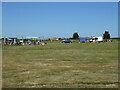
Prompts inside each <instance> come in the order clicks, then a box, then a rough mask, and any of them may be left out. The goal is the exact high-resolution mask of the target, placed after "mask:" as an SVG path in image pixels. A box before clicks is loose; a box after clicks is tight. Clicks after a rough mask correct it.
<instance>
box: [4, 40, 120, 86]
mask: <svg viewBox="0 0 120 90" xmlns="http://www.w3.org/2000/svg"><path fill="white" fill-rule="evenodd" d="M2 74H3V88H8V87H9V88H24V87H26V88H33V87H34V88H117V87H118V43H111V42H108V43H71V44H69V43H66V44H62V43H59V42H53V43H48V44H47V45H31V46H3V73H2Z"/></svg>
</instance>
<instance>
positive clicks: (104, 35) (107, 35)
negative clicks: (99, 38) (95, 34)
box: [103, 31, 110, 39]
mask: <svg viewBox="0 0 120 90" xmlns="http://www.w3.org/2000/svg"><path fill="white" fill-rule="evenodd" d="M103 39H110V34H109V32H108V31H105V33H104V34H103Z"/></svg>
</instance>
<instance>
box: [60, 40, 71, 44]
mask: <svg viewBox="0 0 120 90" xmlns="http://www.w3.org/2000/svg"><path fill="white" fill-rule="evenodd" d="M62 43H72V41H70V40H62Z"/></svg>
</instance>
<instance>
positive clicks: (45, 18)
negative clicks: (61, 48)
mask: <svg viewBox="0 0 120 90" xmlns="http://www.w3.org/2000/svg"><path fill="white" fill-rule="evenodd" d="M105 31H109V33H110V35H111V37H117V36H118V3H117V2H3V3H2V36H3V37H14V36H18V37H21V36H23V37H26V36H36V37H41V38H52V37H61V38H62V37H65V38H69V37H72V36H73V33H74V32H78V34H79V36H80V37H90V36H103V33H104V32H105Z"/></svg>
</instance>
